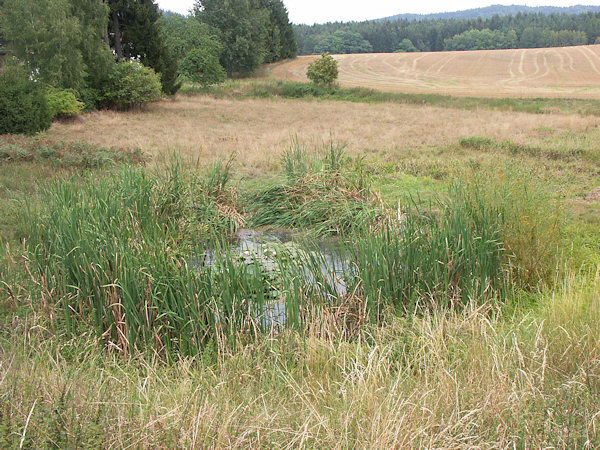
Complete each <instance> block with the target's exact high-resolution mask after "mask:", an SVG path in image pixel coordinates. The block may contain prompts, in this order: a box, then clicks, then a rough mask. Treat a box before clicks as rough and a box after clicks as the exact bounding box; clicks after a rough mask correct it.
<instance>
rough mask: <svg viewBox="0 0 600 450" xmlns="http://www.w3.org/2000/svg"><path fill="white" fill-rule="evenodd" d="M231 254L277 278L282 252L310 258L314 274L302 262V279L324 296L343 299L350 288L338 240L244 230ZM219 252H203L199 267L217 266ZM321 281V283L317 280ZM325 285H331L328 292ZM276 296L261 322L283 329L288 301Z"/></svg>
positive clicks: (284, 231)
mask: <svg viewBox="0 0 600 450" xmlns="http://www.w3.org/2000/svg"><path fill="white" fill-rule="evenodd" d="M231 243H232V246H231V250H230V251H231V254H232V256H234V257H237V259H238V261H239V263H240V264H253V263H256V262H258V263H260V264H261V266H262V267H263V268H264V270H265V271H266V272H267V273H271V274H274V275H273V276H276V274H277V272H278V270H279V263H278V255H277V253H278V252H282V251H284V252H286V254H287V255H298V254H302V255H303V256H307V255H310V257H311V258H310V259H311V260H312V261H313V267H312V270H310V269H309V268H305V267H304V268H303V267H302V265H301V264H302V263H301V261H303V259H304V258H299V259H298V262H299V266H300V269H299V270H300V271H301V273H300V274H299V275H300V276H302V277H304V279H305V281H307V282H308V283H309V284H311V285H313V286H314V287H315V288H317V289H318V290H321V293H323V294H325V291H326V292H327V293H328V294H326V295H328V296H334V297H343V296H344V295H345V294H346V291H347V287H346V283H345V282H344V276H343V275H344V271H345V270H347V269H348V261H347V260H346V258H343V257H342V256H341V255H342V252H341V251H340V250H339V245H338V244H339V240H338V239H336V238H321V239H307V238H305V237H304V236H302V235H301V234H299V233H295V232H293V231H290V230H288V229H276V228H267V229H248V228H244V229H240V230H238V231H237V232H236V233H235V235H234V236H233V237H232V240H231ZM216 259H217V252H216V251H215V250H214V249H209V250H206V251H205V252H203V254H202V255H200V256H199V258H197V259H196V261H194V265H195V266H196V267H198V268H199V267H202V266H211V265H213V264H215V262H216ZM314 262H316V264H318V267H319V270H320V272H321V273H320V274H318V273H315V267H314ZM317 278H318V279H317ZM323 284H327V285H328V289H324V287H323ZM277 297H279V296H278V295H277V292H276V291H275V292H274V298H273V303H272V304H269V305H266V306H265V307H264V309H263V311H261V313H260V316H261V317H260V318H259V319H260V320H261V322H262V323H263V325H264V326H266V327H270V326H277V325H282V324H284V323H285V321H286V305H285V301H284V300H283V299H282V298H277Z"/></svg>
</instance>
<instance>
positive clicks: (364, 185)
mask: <svg viewBox="0 0 600 450" xmlns="http://www.w3.org/2000/svg"><path fill="white" fill-rule="evenodd" d="M351 162H352V161H351V160H350V158H348V157H347V156H346V154H345V146H343V145H340V144H335V143H333V142H330V143H329V144H327V145H326V146H325V147H324V148H323V149H321V150H320V151H317V152H312V153H311V152H309V151H307V149H306V148H304V147H302V146H301V145H300V144H299V143H298V141H297V140H295V141H294V142H293V143H292V145H291V147H290V148H289V149H288V150H287V151H286V152H285V153H284V155H283V165H284V175H285V182H284V183H282V184H276V185H274V186H269V187H267V188H266V189H263V190H259V191H258V192H256V193H254V194H252V195H251V196H250V197H249V199H248V209H249V213H250V215H251V222H250V223H251V225H252V226H263V225H275V226H281V227H289V228H298V229H301V228H310V229H312V230H313V231H314V232H315V233H316V234H317V235H327V234H342V233H348V232H350V231H352V230H357V229H361V228H365V227H366V228H369V227H371V228H373V227H375V228H376V227H377V226H378V225H379V224H380V223H381V220H382V219H383V215H384V211H383V209H382V204H381V201H380V200H379V201H378V200H377V198H376V196H375V195H373V193H372V192H371V190H370V181H369V178H368V175H367V174H366V173H365V172H364V171H363V170H362V169H361V167H360V165H355V167H349V166H350V164H351Z"/></svg>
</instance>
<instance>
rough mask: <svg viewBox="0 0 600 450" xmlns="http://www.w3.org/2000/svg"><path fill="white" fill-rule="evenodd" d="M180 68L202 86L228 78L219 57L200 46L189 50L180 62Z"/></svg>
mask: <svg viewBox="0 0 600 450" xmlns="http://www.w3.org/2000/svg"><path fill="white" fill-rule="evenodd" d="M179 70H180V71H181V73H183V74H184V75H186V76H187V77H188V78H189V79H190V80H192V81H193V82H194V83H198V84H200V85H202V86H210V85H211V84H219V83H222V82H223V81H225V79H226V78H227V74H226V73H225V69H223V67H222V66H221V64H219V58H218V57H217V56H215V55H214V54H212V53H211V52H210V51H206V50H204V49H199V48H195V49H192V50H190V51H189V52H187V54H186V55H185V58H183V60H182V61H181V63H180V64H179Z"/></svg>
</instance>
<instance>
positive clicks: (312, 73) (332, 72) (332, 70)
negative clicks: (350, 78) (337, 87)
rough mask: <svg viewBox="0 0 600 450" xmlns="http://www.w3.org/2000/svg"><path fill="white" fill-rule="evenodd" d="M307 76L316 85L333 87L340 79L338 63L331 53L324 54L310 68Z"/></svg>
mask: <svg viewBox="0 0 600 450" xmlns="http://www.w3.org/2000/svg"><path fill="white" fill-rule="evenodd" d="M306 76H307V77H308V79H309V80H311V81H312V82H313V83H315V84H324V85H326V86H332V85H333V84H334V83H335V81H336V80H337V77H338V64H337V61H336V60H335V59H333V56H331V55H330V54H329V53H323V54H322V55H321V57H320V58H319V59H317V60H316V61H313V62H312V63H311V64H310V65H309V66H308V70H307V71H306Z"/></svg>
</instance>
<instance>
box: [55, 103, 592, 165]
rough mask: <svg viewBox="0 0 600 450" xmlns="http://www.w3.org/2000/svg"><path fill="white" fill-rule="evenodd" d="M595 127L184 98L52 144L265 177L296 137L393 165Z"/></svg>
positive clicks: (88, 121) (548, 118)
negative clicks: (175, 155)
mask: <svg viewBox="0 0 600 450" xmlns="http://www.w3.org/2000/svg"><path fill="white" fill-rule="evenodd" d="M597 123H598V119H597V118H595V117H580V116H575V115H573V116H565V115H532V114H525V113H514V112H496V111H484V110H480V111H465V110H457V109H444V108H438V107H431V106H407V105H399V104H387V103H386V104H357V103H342V102H305V101H296V100H282V99H249V100H243V101H240V100H228V99H219V100H217V99H213V98H210V97H207V96H197V97H184V96H178V97H177V98H176V99H175V100H171V101H169V100H165V101H161V102H159V103H157V104H154V105H152V106H150V107H149V108H148V110H147V111H144V112H114V111H100V112H94V113H89V114H85V115H83V116H81V117H80V118H78V119H77V120H76V121H73V122H63V123H54V124H53V125H52V128H51V129H50V130H49V131H48V136H49V137H50V138H55V139H61V140H66V141H80V140H83V141H86V142H90V143H93V144H99V145H104V146H119V147H140V148H141V149H142V150H144V151H145V152H148V153H150V154H151V155H160V154H165V153H167V152H168V151H169V150H175V151H178V152H180V153H181V154H182V155H184V156H185V157H188V158H192V159H196V158H198V159H200V161H201V162H207V161H211V160H213V159H214V158H216V157H227V156H228V155H230V154H231V153H232V152H238V158H237V160H238V162H239V163H240V164H241V165H242V166H243V167H245V168H247V169H248V170H257V171H258V170H260V171H261V172H264V171H265V170H266V171H268V170H270V169H273V168H274V167H275V164H278V156H279V155H280V154H281V153H282V152H283V151H284V150H285V149H286V147H287V146H288V144H289V142H290V139H291V138H292V137H294V136H298V138H299V140H300V141H301V142H303V143H309V144H310V143H320V142H322V141H329V140H330V139H333V140H336V141H344V142H347V143H348V149H349V152H350V153H351V154H354V155H372V154H377V155H379V156H383V157H385V158H386V159H393V158H394V157H396V156H398V155H399V154H413V155H416V154H418V153H419V149H426V148H434V147H440V146H445V145H448V144H456V143H457V142H458V140H459V139H460V138H462V137H468V136H473V135H476V136H486V137H489V138H492V139H495V140H507V139H510V140H512V141H513V142H516V143H522V144H532V143H536V142H540V141H541V140H543V139H544V138H546V137H547V134H548V132H550V133H554V134H557V133H558V134H559V133H561V132H562V133H567V132H570V133H586V132H591V131H593V130H595V127H596V125H597ZM540 130H541V131H540ZM544 130H545V131H544ZM548 130H549V131H548Z"/></svg>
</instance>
